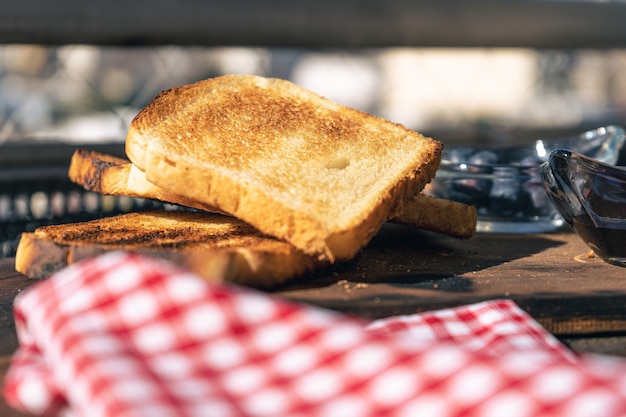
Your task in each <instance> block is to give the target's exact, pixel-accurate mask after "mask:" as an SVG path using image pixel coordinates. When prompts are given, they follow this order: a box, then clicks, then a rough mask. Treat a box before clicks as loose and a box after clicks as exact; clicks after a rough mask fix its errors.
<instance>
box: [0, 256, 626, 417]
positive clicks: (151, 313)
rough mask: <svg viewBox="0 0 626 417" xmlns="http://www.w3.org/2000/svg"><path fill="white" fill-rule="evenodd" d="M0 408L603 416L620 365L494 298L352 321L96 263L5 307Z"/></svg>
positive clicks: (615, 404)
mask: <svg viewBox="0 0 626 417" xmlns="http://www.w3.org/2000/svg"><path fill="white" fill-rule="evenodd" d="M15 318H16V325H17V330H18V337H19V342H20V347H19V349H18V351H17V352H16V353H15V355H14V357H13V360H12V363H11V365H10V368H9V371H8V373H7V375H6V379H5V385H4V395H5V398H6V400H7V402H8V403H9V404H10V405H12V406H13V407H15V408H18V409H20V410H24V411H26V412H29V413H32V414H35V415H49V416H81V417H82V416H85V417H99V416H103V417H104V416H106V417H122V416H123V417H130V416H138V417H139V416H141V417H144V416H145V417H170V416H171V417H209V416H218V417H229V416H233V417H244V416H272V417H278V416H289V417H304V416H307V417H308V416H328V417H332V416H337V417H369V416H397V417H417V416H421V417H429V416H436V417H455V416H459V417H460V416H464V417H467V416H494V417H504V416H506V417H530V416H553V417H558V416H563V417H578V416H580V417H583V416H584V417H591V416H598V417H613V416H624V415H626V363H625V362H624V360H621V359H618V358H613V357H609V356H596V355H575V354H573V353H572V352H571V351H569V350H568V349H566V348H565V347H564V346H562V345H561V344H560V343H559V342H558V341H557V340H556V339H555V338H554V337H553V336H552V335H550V334H549V333H548V332H546V331H545V330H544V329H543V328H542V327H541V326H539V325H538V324H537V323H536V322H535V321H533V320H532V318H530V317H529V316H528V315H527V314H525V313H524V312H523V311H522V310H521V309H519V308H518V307H517V306H516V305H515V304H514V303H512V302H510V301H506V300H501V301H492V302H484V303H479V304H474V305H469V306H464V307H459V308H454V309H448V310H441V311H435V312H429V313H425V314H419V315H414V316H402V317H392V318H389V319H384V320H379V321H374V322H366V321H362V320H359V319H355V318H352V317H348V316H345V315H341V314H339V313H335V312H330V311H327V310H324V309H320V308H316V307H312V306H306V305H300V304H297V303H293V302H289V301H286V300H283V299H281V298H279V297H275V296H271V295H267V294H265V293H261V292H257V291H254V290H250V289H246V288H241V287H237V286H231V285H218V284H211V283H208V282H206V281H203V280H201V279H200V278H198V277H196V276H194V275H192V274H191V273H189V272H187V271H185V270H181V269H178V268H176V267H174V266H172V265H170V264H167V263H164V262H160V261H157V260H151V259H145V258H141V257H139V256H136V255H130V254H126V253H121V252H117V253H110V254H107V255H103V256H100V257H97V258H93V259H90V260H87V261H84V262H81V263H79V264H75V265H73V266H70V267H68V268H66V269H64V270H63V271H61V272H59V273H57V274H55V275H54V276H52V277H50V278H49V279H47V280H45V281H42V282H40V283H37V284H36V285H34V286H33V287H31V288H30V289H28V290H26V291H24V292H23V293H22V294H20V295H19V296H18V297H17V298H16V301H15Z"/></svg>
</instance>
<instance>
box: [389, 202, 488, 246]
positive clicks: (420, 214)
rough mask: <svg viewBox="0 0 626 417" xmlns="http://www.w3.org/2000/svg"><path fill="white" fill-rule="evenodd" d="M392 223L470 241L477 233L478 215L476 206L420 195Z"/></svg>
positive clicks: (406, 205) (405, 206)
mask: <svg viewBox="0 0 626 417" xmlns="http://www.w3.org/2000/svg"><path fill="white" fill-rule="evenodd" d="M391 221H392V222H393V223H398V224H403V225H406V226H413V227H418V228H420V229H424V230H428V231H431V232H436V233H442V234H446V235H448V236H452V237H456V238H459V239H468V238H470V237H472V236H473V235H474V233H476V223H477V221H478V215H477V212H476V207H474V206H469V205H467V204H463V203H458V202H456V201H452V200H444V199H442V198H437V197H433V196H430V195H427V194H423V193H420V194H417V195H416V196H414V197H413V199H411V201H409V202H408V203H407V204H405V205H404V212H403V213H402V214H400V215H399V216H397V217H394V218H393V219H391Z"/></svg>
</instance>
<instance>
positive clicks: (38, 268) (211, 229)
mask: <svg viewBox="0 0 626 417" xmlns="http://www.w3.org/2000/svg"><path fill="white" fill-rule="evenodd" d="M114 250H126V251H131V252H137V253H141V254H145V255H148V256H155V257H159V258H165V259H169V260H171V261H174V262H176V263H178V264H181V265H182V266H185V267H188V268H190V269H191V270H192V271H194V272H196V273H198V274H199V275H201V276H203V277H204V278H206V279H208V280H212V281H218V282H221V281H230V282H237V283H241V284H244V285H249V286H253V287H259V288H267V287H272V286H275V285H278V284H281V283H283V282H285V281H287V280H289V279H292V278H295V277H298V276H302V275H305V274H307V273H312V272H313V271H314V270H316V269H319V268H322V267H323V266H324V264H322V263H319V262H316V261H314V259H313V258H311V257H308V256H306V255H304V254H303V253H301V252H300V251H298V250H297V249H295V248H294V247H293V246H291V245H289V244H288V243H285V242H281V241H278V240H276V239H273V238H270V237H268V236H264V235H262V234H261V233H260V232H258V231H257V230H256V229H254V228H253V227H252V226H250V225H248V224H245V223H243V222H241V221H238V220H236V219H233V218H231V217H227V216H222V215H219V214H213V213H205V212H186V211H150V212H142V213H128V214H123V215H119V216H114V217H109V218H103V219H98V220H93V221H89V222H82V223H72V224H64V225H54V226H45V227H41V228H38V229H37V230H35V231H34V232H32V233H24V234H23V235H22V238H21V240H20V242H19V245H18V249H17V253H16V259H15V268H16V270H17V271H18V272H21V273H23V274H25V275H27V276H29V277H31V278H43V277H45V276H48V275H49V274H50V273H52V272H54V271H56V270H58V269H60V268H62V267H64V266H66V265H69V264H71V263H74V262H77V261H78V260H80V259H84V258H85V257H88V256H94V255H97V254H100V253H103V252H108V251H114Z"/></svg>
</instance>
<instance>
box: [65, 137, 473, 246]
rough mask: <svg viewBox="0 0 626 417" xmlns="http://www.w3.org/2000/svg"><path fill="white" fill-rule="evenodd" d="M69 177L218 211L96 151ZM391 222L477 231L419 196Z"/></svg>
mask: <svg viewBox="0 0 626 417" xmlns="http://www.w3.org/2000/svg"><path fill="white" fill-rule="evenodd" d="M68 175H69V177H70V179H71V180H72V181H74V182H75V183H77V184H79V185H81V186H83V187H84V188H85V189H87V190H90V191H95V192H98V193H102V194H111V195H128V196H133V197H143V198H150V199H157V200H161V201H165V202H169V203H176V204H181V205H185V206H189V207H194V208H199V209H204V210H209V211H216V210H217V209H216V208H214V207H210V206H206V205H204V204H202V202H199V201H196V200H191V199H188V198H185V197H182V196H180V195H179V194H177V193H172V192H168V191H166V190H164V189H163V188H161V187H159V186H157V185H154V184H152V183H151V182H149V181H148V180H146V178H145V175H143V171H140V170H139V169H137V168H136V167H134V166H133V164H131V163H130V161H128V160H125V159H122V158H116V157H111V156H108V155H103V154H102V153H99V152H94V151H88V150H85V149H76V151H74V155H73V156H72V162H71V164H70V168H69V173H68ZM391 221H392V222H395V223H399V224H404V225H407V226H412V227H416V228H419V229H424V230H429V231H432V232H437V233H441V234H445V235H449V236H453V237H457V238H461V239H466V238H469V237H471V236H472V235H473V234H474V233H475V231H476V208H475V207H473V206H468V205H465V204H461V203H457V202H454V201H450V200H443V199H439V198H435V197H432V196H427V195H423V194H418V195H416V196H415V197H413V198H412V199H410V200H408V201H407V202H406V203H405V205H404V209H403V212H402V213H401V214H400V215H398V216H396V217H395V218H393V219H391Z"/></svg>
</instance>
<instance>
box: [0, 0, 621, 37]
mask: <svg viewBox="0 0 626 417" xmlns="http://www.w3.org/2000/svg"><path fill="white" fill-rule="evenodd" d="M625 15H626V3H625V2H623V1H590V0H577V1H563V0H543V1H540V0H507V1H502V0H474V1H467V0H417V1H415V0H375V1H367V2H364V1H358V0H345V1H330V0H323V1H315V2H311V1H304V0H295V1H292V0H274V1H269V2H268V1H264V2H255V1H250V0H248V1H244V0H232V1H228V2H224V1H217V0H208V1H196V0H181V1H176V2H171V1H163V0H158V1H155V0H126V1H120V0H110V1H106V2H96V1H81V0H61V1H55V2H51V1H47V0H4V1H2V2H0V43H38V44H48V45H50V44H77V43H81V44H99V45H105V44H106V45H125V46H129V45H159V44H167V45H170V44H177V45H205V46H211V45H220V46H227V45H245V46H259V45H262V46H294V47H323V48H328V47H380V46H429V47H430V46H483V47H498V46H506V47H534V48H578V47H580V48H590V47H593V48H614V47H622V46H626V25H624V23H623V22H624V18H623V17H624V16H625Z"/></svg>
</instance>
